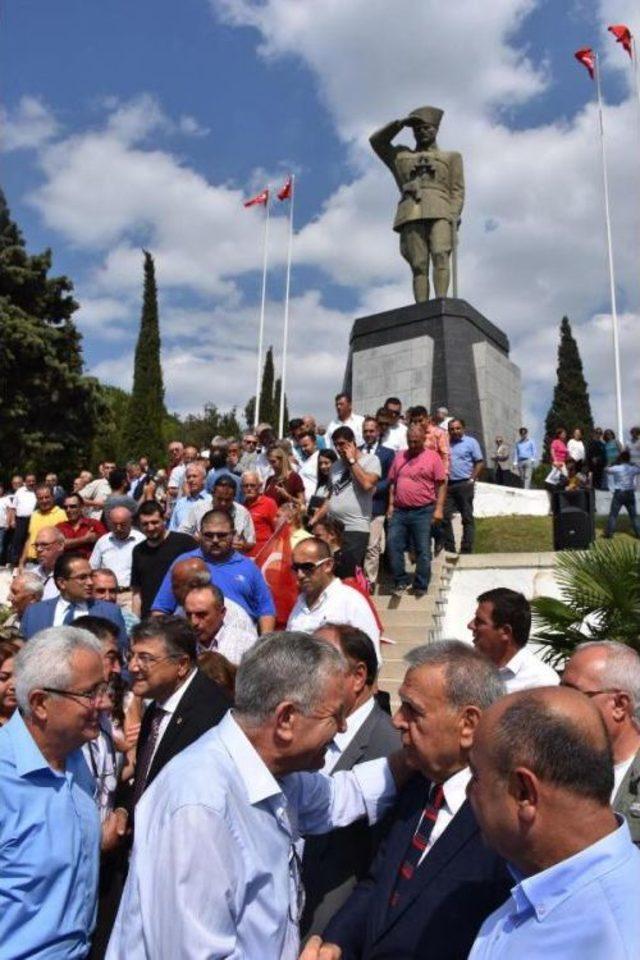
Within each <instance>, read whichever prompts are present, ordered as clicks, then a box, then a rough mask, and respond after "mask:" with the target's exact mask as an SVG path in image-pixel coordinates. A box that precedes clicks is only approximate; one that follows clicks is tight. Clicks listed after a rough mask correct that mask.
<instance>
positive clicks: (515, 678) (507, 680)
mask: <svg viewBox="0 0 640 960" xmlns="http://www.w3.org/2000/svg"><path fill="white" fill-rule="evenodd" d="M499 673H500V676H501V677H502V679H503V680H504V684H505V686H506V688H507V693H515V692H516V691H517V690H530V689H531V688H532V687H553V686H555V685H556V684H558V683H560V677H559V676H558V674H557V673H556V672H555V670H554V669H553V667H550V666H549V664H548V663H543V662H542V660H540V659H539V658H538V657H536V655H535V653H534V652H533V651H532V650H531V649H530V648H529V647H527V646H524V647H522V648H521V649H520V650H518V652H517V653H516V655H515V657H512V658H511V660H509V663H507V664H505V666H504V667H500V670H499Z"/></svg>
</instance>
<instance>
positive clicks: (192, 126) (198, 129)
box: [178, 114, 211, 137]
mask: <svg viewBox="0 0 640 960" xmlns="http://www.w3.org/2000/svg"><path fill="white" fill-rule="evenodd" d="M178 130H179V131H180V133H184V134H185V136H188V137H206V136H207V134H208V133H210V132H211V131H210V130H209V128H208V127H205V126H203V125H202V124H201V123H200V122H199V121H198V120H196V118H195V117H192V116H189V114H183V116H181V117H180V119H179V120H178Z"/></svg>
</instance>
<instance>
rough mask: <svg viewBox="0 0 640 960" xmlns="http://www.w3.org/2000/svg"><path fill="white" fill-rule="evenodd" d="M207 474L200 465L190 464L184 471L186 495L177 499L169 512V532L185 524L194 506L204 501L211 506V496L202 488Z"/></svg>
mask: <svg viewBox="0 0 640 960" xmlns="http://www.w3.org/2000/svg"><path fill="white" fill-rule="evenodd" d="M206 476H207V472H206V470H205V468H204V467H203V466H202V464H201V463H190V464H189V465H188V467H187V469H186V470H185V475H184V482H185V485H186V487H187V490H188V493H187V494H186V496H184V497H178V499H177V500H176V502H175V504H174V507H173V510H172V512H171V520H170V521H169V530H173V531H177V530H180V527H181V526H182V524H183V523H184V522H185V520H186V519H187V517H188V516H189V514H190V513H191V510H192V509H193V507H194V506H195V505H196V503H200V502H201V501H204V502H205V504H207V503H208V504H211V496H210V494H208V493H207V491H206V490H205V488H204V482H205V479H206Z"/></svg>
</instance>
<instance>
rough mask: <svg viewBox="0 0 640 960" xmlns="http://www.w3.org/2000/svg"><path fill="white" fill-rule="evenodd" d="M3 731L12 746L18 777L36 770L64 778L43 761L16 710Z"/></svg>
mask: <svg viewBox="0 0 640 960" xmlns="http://www.w3.org/2000/svg"><path fill="white" fill-rule="evenodd" d="M4 729H5V730H6V731H7V733H8V734H9V736H10V738H11V742H12V744H13V750H14V755H15V762H16V770H17V772H18V774H19V776H21V777H25V776H28V774H30V773H35V772H36V771H37V770H49V771H51V773H53V774H54V775H55V776H57V777H58V776H64V774H63V773H61V772H60V771H58V770H54V769H53V767H52V766H51V764H49V763H48V762H47V761H46V760H45V758H44V756H43V755H42V753H41V752H40V749H39V747H38V745H37V744H36V742H35V740H34V739H33V737H32V736H31V734H30V732H29V730H28V728H27V725H26V723H25V722H24V720H23V719H22V715H21V714H20V712H19V711H18V710H16V712H15V713H14V715H13V716H12V717H11V720H9V722H8V723H7V725H6V726H5V728H4Z"/></svg>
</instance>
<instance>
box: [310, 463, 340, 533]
mask: <svg viewBox="0 0 640 960" xmlns="http://www.w3.org/2000/svg"><path fill="white" fill-rule="evenodd" d="M337 459H338V454H337V453H336V452H335V450H320V452H319V454H318V477H317V482H316V489H315V492H314V494H313V496H312V497H310V499H309V505H308V507H307V515H308V517H309V520H311V519H312V518H313V515H314V513H315V512H316V510H319V509H320V507H321V506H322V504H323V503H324V502H325V500H326V499H327V497H328V496H329V489H330V483H331V480H330V474H331V467H332V466H333V464H334V463H335V462H336V460H337Z"/></svg>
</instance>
